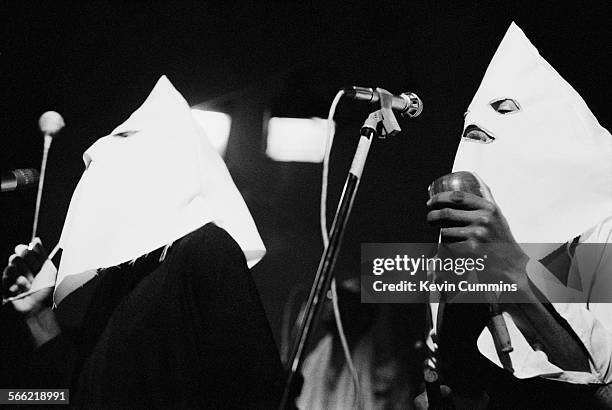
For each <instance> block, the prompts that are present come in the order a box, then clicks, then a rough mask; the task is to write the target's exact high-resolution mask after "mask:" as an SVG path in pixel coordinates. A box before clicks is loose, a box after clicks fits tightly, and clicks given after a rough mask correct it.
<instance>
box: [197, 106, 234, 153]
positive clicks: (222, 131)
mask: <svg viewBox="0 0 612 410" xmlns="http://www.w3.org/2000/svg"><path fill="white" fill-rule="evenodd" d="M191 114H192V115H193V118H195V120H196V121H197V122H198V124H200V126H201V127H202V129H204V132H206V135H207V136H208V139H209V141H210V143H211V144H212V146H213V147H214V148H215V149H216V150H217V152H218V153H219V154H220V155H221V156H223V155H224V154H225V149H226V148H227V141H228V139H229V134H230V128H231V126H232V117H230V116H229V115H227V114H225V113H222V112H217V111H205V110H200V109H197V108H192V109H191Z"/></svg>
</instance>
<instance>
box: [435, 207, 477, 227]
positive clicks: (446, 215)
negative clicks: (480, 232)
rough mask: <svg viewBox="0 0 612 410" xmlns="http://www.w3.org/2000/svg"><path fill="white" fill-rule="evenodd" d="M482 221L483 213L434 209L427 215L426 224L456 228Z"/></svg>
mask: <svg viewBox="0 0 612 410" xmlns="http://www.w3.org/2000/svg"><path fill="white" fill-rule="evenodd" d="M482 219H483V213H482V211H480V210H477V211H465V210H461V209H453V208H442V209H434V210H433V211H430V212H429V213H428V214H427V222H429V223H430V224H431V225H434V226H444V227H458V226H467V225H472V224H477V223H479V221H481V220H482Z"/></svg>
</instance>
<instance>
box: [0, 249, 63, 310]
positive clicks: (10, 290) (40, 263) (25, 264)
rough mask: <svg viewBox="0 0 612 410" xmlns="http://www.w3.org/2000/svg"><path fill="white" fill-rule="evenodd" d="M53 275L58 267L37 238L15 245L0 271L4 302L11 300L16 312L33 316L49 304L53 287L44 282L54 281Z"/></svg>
mask: <svg viewBox="0 0 612 410" xmlns="http://www.w3.org/2000/svg"><path fill="white" fill-rule="evenodd" d="M39 275H40V277H39V278H38V280H37V279H36V278H37V276H39ZM56 275H57V269H56V267H55V265H54V264H53V262H51V260H50V259H49V255H48V254H47V251H46V249H45V248H44V247H43V245H42V242H41V240H40V238H34V239H33V240H32V242H30V244H29V245H24V244H20V245H17V246H16V247H15V253H14V254H12V255H11V256H10V257H9V260H8V265H7V266H6V267H5V268H4V271H3V272H2V302H3V304H5V303H8V302H12V303H13V307H14V308H15V310H16V311H17V312H19V313H22V314H24V315H26V316H31V315H36V314H37V313H38V312H40V311H41V310H43V309H45V308H47V307H49V306H50V295H51V294H52V293H53V286H45V285H49V284H50V283H52V282H54V278H55V276H56ZM35 282H38V283H35ZM43 282H45V283H44V284H43Z"/></svg>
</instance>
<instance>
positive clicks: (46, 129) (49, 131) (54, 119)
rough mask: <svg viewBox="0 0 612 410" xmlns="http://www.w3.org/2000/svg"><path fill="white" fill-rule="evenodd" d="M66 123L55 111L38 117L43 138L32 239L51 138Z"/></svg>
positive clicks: (33, 232) (34, 234) (34, 235)
mask: <svg viewBox="0 0 612 410" xmlns="http://www.w3.org/2000/svg"><path fill="white" fill-rule="evenodd" d="M65 125H66V123H65V122H64V119H63V118H62V116H61V115H59V113H57V112H55V111H47V112H45V113H44V114H43V115H41V116H40V119H39V120H38V127H39V128H40V131H41V132H42V133H43V136H44V147H43V157H42V162H41V165H40V179H39V181H38V192H37V194H36V208H35V209H34V224H33V226H32V239H34V238H35V237H36V228H37V227H38V213H39V211H40V201H41V199H42V190H43V185H44V183H45V169H46V166H47V156H48V154H49V148H51V142H52V141H53V137H55V136H56V135H57V133H58V132H59V131H60V130H61V129H62V128H64V126H65Z"/></svg>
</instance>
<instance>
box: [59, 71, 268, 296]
mask: <svg viewBox="0 0 612 410" xmlns="http://www.w3.org/2000/svg"><path fill="white" fill-rule="evenodd" d="M83 159H84V161H85V165H86V169H85V172H84V173H83V176H82V177H81V180H80V181H79V183H78V185H77V187H76V189H75V191H74V194H73V196H72V201H71V202H70V207H69V209H68V214H67V217H66V221H65V224H64V229H63V231H62V236H61V238H60V245H61V247H62V249H63V254H62V259H61V263H60V266H59V272H58V278H57V283H56V288H55V303H56V304H57V303H59V302H60V301H61V300H62V299H63V298H64V297H65V296H66V295H68V294H69V293H70V292H72V291H73V290H74V289H75V288H76V287H78V286H81V285H82V284H83V283H85V282H86V281H87V280H89V279H90V278H91V277H92V275H93V273H92V271H94V270H95V269H97V268H105V267H109V266H114V265H117V264H120V263H123V262H127V261H130V260H132V259H135V258H137V257H139V256H141V255H144V254H146V253H148V252H151V251H153V250H155V249H157V248H160V247H162V246H164V245H167V244H169V243H171V242H173V241H175V240H177V239H179V238H181V237H182V236H184V235H186V234H188V233H190V232H192V231H194V230H195V229H197V228H199V227H201V226H203V225H205V224H206V223H208V222H215V223H216V224H217V225H219V226H220V227H222V228H224V229H225V230H226V231H227V232H228V233H229V234H230V235H231V236H232V237H233V238H234V240H236V242H237V243H238V244H239V245H240V247H241V248H242V250H243V251H244V254H245V256H246V259H247V261H248V263H249V266H252V265H254V264H255V263H257V262H258V261H259V260H260V259H261V258H262V257H263V255H264V253H265V248H264V245H263V243H262V241H261V238H260V236H259V233H258V231H257V228H256V226H255V223H254V222H253V219H252V217H251V214H250V213H249V210H248V208H247V206H246V204H245V203H244V200H243V199H242V196H241V195H240V193H239V192H238V190H237V188H236V186H235V185H234V183H233V181H232V179H231V176H230V174H229V172H228V170H227V168H226V167H225V164H224V162H223V160H222V159H221V157H220V156H219V155H218V154H217V152H216V151H215V150H214V148H213V147H212V146H211V144H210V143H209V141H208V139H207V137H206V136H205V135H204V132H203V130H202V129H201V128H200V127H199V126H198V124H197V123H196V122H195V121H194V119H193V118H192V116H191V110H190V108H189V106H188V104H187V102H186V101H185V99H184V98H183V96H182V95H181V94H180V93H179V92H178V91H177V90H176V89H175V88H174V87H173V86H172V84H171V83H170V81H169V80H168V79H167V78H166V77H165V76H162V77H161V78H160V79H159V81H158V82H157V84H156V85H155V87H154V89H153V91H152V92H151V94H150V95H149V97H148V98H147V99H146V101H145V102H144V104H143V105H142V106H141V107H140V108H138V109H137V110H136V111H135V112H134V113H133V114H132V115H131V116H130V117H129V118H128V119H127V121H125V122H124V123H123V124H121V125H120V126H119V127H117V128H116V129H115V130H114V131H113V132H112V133H111V135H109V136H106V137H103V138H101V139H99V140H98V141H97V142H95V143H94V144H93V145H92V146H91V147H90V148H89V149H88V150H87V151H86V152H85V154H84V155H83Z"/></svg>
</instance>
